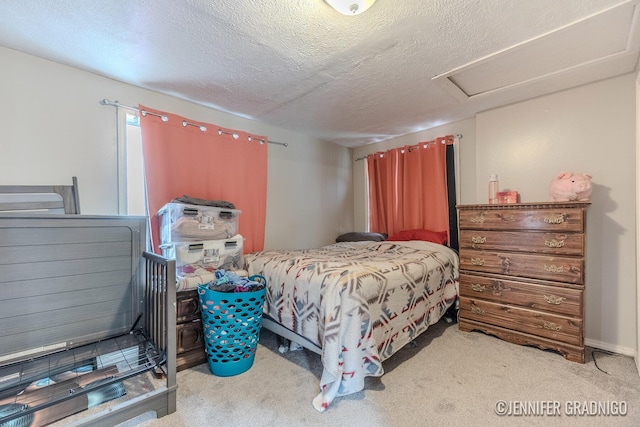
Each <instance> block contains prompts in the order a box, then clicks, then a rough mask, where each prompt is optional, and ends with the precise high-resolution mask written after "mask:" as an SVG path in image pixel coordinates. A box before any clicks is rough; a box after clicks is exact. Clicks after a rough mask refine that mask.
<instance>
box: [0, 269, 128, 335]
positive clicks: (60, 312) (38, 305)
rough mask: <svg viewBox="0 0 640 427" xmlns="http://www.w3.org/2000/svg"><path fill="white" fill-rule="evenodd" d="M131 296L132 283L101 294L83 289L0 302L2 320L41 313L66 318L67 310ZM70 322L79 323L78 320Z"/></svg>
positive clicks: (111, 288)
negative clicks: (65, 311)
mask: <svg viewBox="0 0 640 427" xmlns="http://www.w3.org/2000/svg"><path fill="white" fill-rule="evenodd" d="M130 294H131V289H130V283H128V282H127V283H118V284H114V285H112V286H109V287H103V288H100V291H99V292H96V290H94V289H83V290H80V291H75V292H60V293H58V294H55V295H54V297H52V294H49V295H38V296H32V297H29V298H16V299H11V300H0V320H3V319H7V318H11V317H14V316H15V317H23V316H27V315H30V314H39V313H50V315H56V316H62V317H65V313H64V310H65V309H68V308H73V307H76V306H85V305H92V304H105V305H109V304H110V303H113V302H116V303H117V302H118V301H120V302H122V301H123V300H127V299H130V298H131V295H130ZM69 320H70V321H77V319H75V320H74V319H69ZM2 330H3V325H0V331H2ZM0 335H1V334H0Z"/></svg>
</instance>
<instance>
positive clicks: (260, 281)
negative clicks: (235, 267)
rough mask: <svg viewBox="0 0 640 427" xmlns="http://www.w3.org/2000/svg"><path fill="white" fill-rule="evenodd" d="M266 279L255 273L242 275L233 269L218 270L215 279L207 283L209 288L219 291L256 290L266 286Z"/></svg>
mask: <svg viewBox="0 0 640 427" xmlns="http://www.w3.org/2000/svg"><path fill="white" fill-rule="evenodd" d="M265 283H266V281H265V279H264V277H262V276H258V275H254V276H250V277H241V276H239V275H238V274H236V273H234V272H233V271H227V270H223V269H220V270H216V271H215V279H214V280H212V281H211V282H209V283H208V284H207V288H209V289H210V290H212V291H217V292H255V291H259V290H261V289H263V288H264V287H265Z"/></svg>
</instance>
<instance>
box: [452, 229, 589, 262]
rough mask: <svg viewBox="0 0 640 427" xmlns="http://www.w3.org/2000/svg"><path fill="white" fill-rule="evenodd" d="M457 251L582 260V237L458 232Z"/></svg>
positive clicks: (548, 234)
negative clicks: (497, 252) (512, 252)
mask: <svg viewBox="0 0 640 427" xmlns="http://www.w3.org/2000/svg"><path fill="white" fill-rule="evenodd" d="M460 247H461V248H467V249H490V250H502V251H515V252H537V253H545V254H554V255H573V256H584V234H582V233H538V232H526V231H485V230H460Z"/></svg>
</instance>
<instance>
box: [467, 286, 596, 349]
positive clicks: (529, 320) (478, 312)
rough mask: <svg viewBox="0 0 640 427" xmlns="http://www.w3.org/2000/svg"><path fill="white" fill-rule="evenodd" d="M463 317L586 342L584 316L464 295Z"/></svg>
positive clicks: (557, 338)
mask: <svg viewBox="0 0 640 427" xmlns="http://www.w3.org/2000/svg"><path fill="white" fill-rule="evenodd" d="M460 318H464V319H468V320H474V321H477V322H483V323H488V324H491V325H496V326H501V327H504V328H509V329H512V330H515V331H520V332H525V333H528V334H533V335H537V336H541V337H545V338H549V339H553V340H556V341H561V342H564V343H567V344H572V345H579V346H581V345H584V337H583V336H582V330H583V329H582V320H581V319H575V318H572V317H564V316H560V315H554V314H549V313H543V312H541V311H535V310H528V309H526V308H520V307H514V306H508V305H504V304H496V303H493V302H489V301H484V300H480V299H474V298H466V297H460Z"/></svg>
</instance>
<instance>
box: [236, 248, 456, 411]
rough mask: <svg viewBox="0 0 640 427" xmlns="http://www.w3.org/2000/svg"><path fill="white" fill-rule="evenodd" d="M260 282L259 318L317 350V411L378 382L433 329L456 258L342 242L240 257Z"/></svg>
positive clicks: (437, 251) (450, 297) (451, 296)
mask: <svg viewBox="0 0 640 427" xmlns="http://www.w3.org/2000/svg"><path fill="white" fill-rule="evenodd" d="M245 261H246V265H247V268H248V270H249V274H250V275H253V274H260V275H263V276H264V277H265V278H266V279H267V284H268V286H267V292H266V297H265V309H264V311H265V313H267V314H268V315H269V316H271V317H272V318H273V319H275V320H277V321H278V322H279V323H280V324H282V325H283V326H284V327H286V328H288V329H290V330H292V331H294V332H296V333H297V334H298V335H301V336H303V337H305V338H307V339H308V340H310V341H312V342H313V343H315V344H316V345H318V346H320V347H322V364H323V367H324V370H323V373H322V378H321V380H320V390H321V392H320V394H319V395H318V396H317V397H316V398H315V399H313V405H314V407H315V408H316V409H317V410H318V411H324V410H325V409H326V408H327V407H328V406H329V404H330V403H331V402H332V401H333V399H334V398H335V397H337V396H344V395H347V394H351V393H355V392H357V391H360V390H362V389H363V388H364V378H365V377H367V376H381V375H382V374H383V372H384V371H383V368H382V363H381V362H382V361H383V360H385V359H387V358H388V357H390V356H391V355H392V354H394V353H395V352H396V351H398V350H399V349H400V348H402V347H403V346H404V345H405V344H407V343H409V342H411V341H412V340H413V339H415V338H416V337H417V336H418V335H419V334H420V333H422V332H424V331H425V330H426V329H427V328H428V327H429V326H430V325H432V324H434V323H436V322H437V321H438V320H439V319H440V318H441V317H442V315H443V314H444V312H445V311H446V310H447V308H449V306H451V305H452V304H453V303H454V301H455V299H456V297H457V295H458V287H459V281H458V280H459V273H458V256H457V254H456V253H455V252H454V251H453V250H451V249H450V248H448V247H446V246H442V245H438V244H435V243H430V242H424V241H408V242H390V241H386V242H369V241H367V242H343V243H336V244H333V245H329V246H325V247H322V248H318V249H305V250H290V251H263V252H254V253H251V254H247V255H245Z"/></svg>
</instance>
